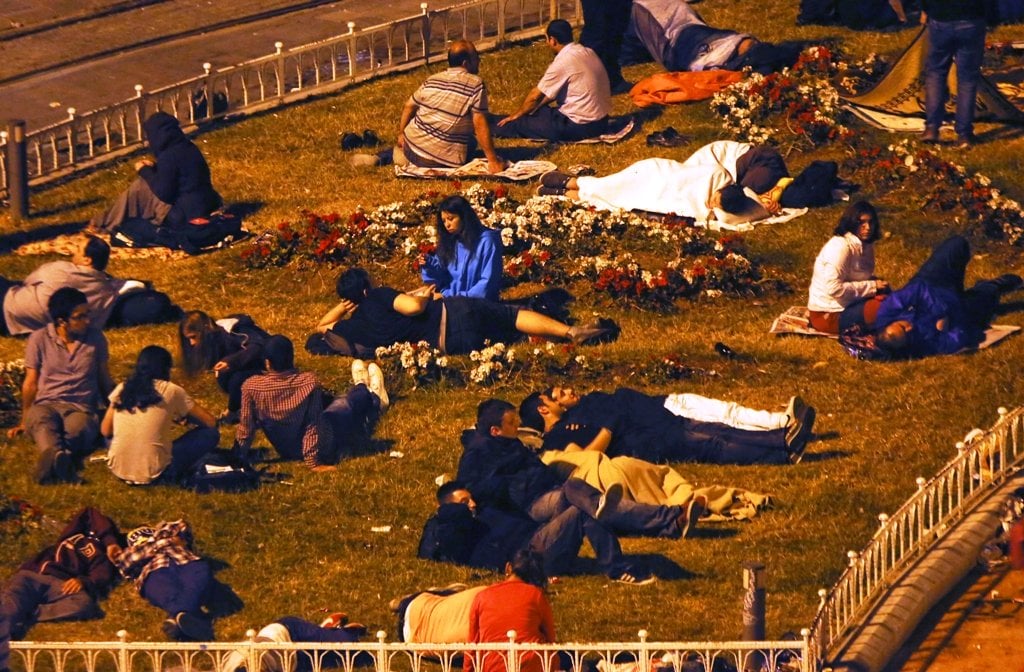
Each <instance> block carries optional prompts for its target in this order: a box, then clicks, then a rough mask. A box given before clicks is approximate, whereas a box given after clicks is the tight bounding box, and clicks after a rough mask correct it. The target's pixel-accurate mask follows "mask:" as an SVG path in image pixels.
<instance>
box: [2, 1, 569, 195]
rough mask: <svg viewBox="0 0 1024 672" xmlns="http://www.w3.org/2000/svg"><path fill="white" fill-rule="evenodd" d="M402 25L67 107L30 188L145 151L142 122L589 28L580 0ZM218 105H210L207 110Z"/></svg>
mask: <svg viewBox="0 0 1024 672" xmlns="http://www.w3.org/2000/svg"><path fill="white" fill-rule="evenodd" d="M421 7H422V13H421V14H419V15H416V16H410V17H406V18H404V19H399V20H397V21H391V22H389V23H385V24H381V25H378V26H372V27H369V28H365V29H357V28H356V26H355V24H352V23H350V24H349V31H348V33H346V34H344V35H339V36H337V37H333V38H330V39H327V40H322V41H320V42H314V43H311V44H306V45H302V46H299V47H294V48H287V49H286V48H285V46H284V45H283V44H282V43H280V42H278V43H276V44H275V52H274V53H273V54H270V55H267V56H264V57H261V58H256V59H253V60H250V61H246V62H244V63H240V64H238V65H234V66H230V67H227V68H223V69H217V70H214V69H213V68H212V67H210V65H209V64H208V63H207V64H205V66H204V69H205V72H204V73H203V74H201V75H199V76H196V77H193V78H191V79H186V80H184V81H181V82H177V83H175V84H171V85H170V86H166V87H163V88H160V89H156V90H154V91H144V90H143V88H142V86H141V85H136V86H135V95H134V97H132V98H129V99H127V100H124V101H121V102H119V103H115V104H113V105H109V106H107V107H104V108H100V109H98V110H93V111H91V112H86V113H82V114H80V113H78V112H77V111H76V110H75V109H74V108H69V109H68V118H67V119H66V120H64V121H62V122H60V123H57V124H53V125H51V126H47V127H45V128H41V129H39V130H35V131H32V132H30V133H26V134H25V153H26V155H27V159H28V183H29V184H30V185H40V184H45V183H47V182H49V181H52V180H55V179H57V178H60V177H63V176H66V175H68V174H70V173H73V172H76V171H79V170H83V169H86V168H91V167H95V166H97V165H99V164H102V163H104V162H107V161H110V160H113V159H115V158H117V157H119V156H123V155H125V154H128V153H130V152H134V151H136V150H138V149H139V148H141V147H142V144H143V136H142V122H143V121H144V120H145V119H146V118H147V117H148V116H149V115H151V114H153V113H154V112H157V111H160V110H162V111H164V112H168V113H170V114H173V115H174V116H176V117H177V118H178V119H179V121H181V123H182V126H183V127H184V128H185V129H186V130H189V131H191V130H194V129H195V128H196V127H197V126H199V125H201V124H203V123H206V122H209V121H212V120H215V119H221V118H225V117H237V116H244V115H246V114H252V113H255V112H261V111H264V110H267V109H270V108H273V107H277V106H279V105H284V104H287V103H292V102H295V101H298V100H302V99H304V98H307V97H309V96H314V95H322V94H325V93H330V92H333V91H337V90H340V89H343V88H345V87H347V86H350V85H352V84H353V83H356V82H360V81H364V80H367V79H371V78H374V77H379V76H382V75H386V74H391V73H395V72H401V71H404V70H408V69H411V68H414V67H417V66H421V65H424V64H426V63H430V62H434V61H438V60H440V59H442V58H443V57H444V55H445V53H446V51H447V45H448V43H449V42H450V41H451V40H454V39H460V38H464V39H469V40H472V41H473V42H474V43H476V45H477V48H478V49H480V50H481V51H483V50H488V49H492V48H494V47H495V46H497V45H499V44H501V43H502V42H505V41H508V40H520V39H527V38H530V37H535V36H537V35H541V34H543V30H544V27H545V26H546V25H547V23H548V22H549V21H550V20H551V19H552V18H557V17H562V18H566V19H568V20H570V21H572V22H575V23H579V22H580V21H581V16H582V12H581V10H580V8H579V0H470V1H469V2H465V3H463V4H459V5H456V6H453V7H448V8H444V9H437V10H431V9H428V5H427V3H423V4H422V5H421ZM209 101H212V104H209ZM7 140H8V139H7V134H6V132H4V133H0V153H2V160H0V186H2V187H3V191H0V195H6V187H5V185H7V184H9V182H8V170H9V169H11V170H15V169H16V168H14V167H9V166H8V165H7V152H6V151H4V150H5V149H6V148H5V145H6V144H7Z"/></svg>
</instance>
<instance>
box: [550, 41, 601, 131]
mask: <svg viewBox="0 0 1024 672" xmlns="http://www.w3.org/2000/svg"><path fill="white" fill-rule="evenodd" d="M537 88H538V89H539V90H540V92H541V93H543V94H544V95H545V96H547V97H548V98H552V99H553V100H554V101H555V102H556V103H558V111H559V112H561V113H562V114H564V115H565V116H567V117H568V118H569V119H570V120H571V121H574V122H576V123H577V124H586V123H589V122H591V121H598V120H600V119H604V118H605V117H607V116H608V115H609V114H611V111H612V89H611V85H610V84H609V83H608V73H607V72H605V70H604V66H603V65H602V64H601V59H600V58H598V57H597V54H595V53H594V50H593V49H588V48H587V47H584V46H583V45H582V44H577V43H576V42H571V43H569V44H567V45H565V46H564V47H562V49H561V51H559V52H558V53H557V54H555V59H554V60H553V61H551V65H549V66H548V69H547V70H546V71H545V72H544V76H543V77H541V78H540V82H539V83H538V84H537Z"/></svg>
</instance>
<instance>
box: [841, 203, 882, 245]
mask: <svg viewBox="0 0 1024 672" xmlns="http://www.w3.org/2000/svg"><path fill="white" fill-rule="evenodd" d="M862 215H869V216H870V217H871V234H870V235H869V236H868V239H867V240H866V241H864V242H866V243H873V242H875V241H876V240H878V239H879V238H880V237H881V235H882V226H881V225H880V224H879V223H878V211H877V210H875V206H873V205H871V204H870V203H868V202H867V201H856V202H854V203H851V204H850V205H848V206H846V210H843V214H842V216H841V217H840V218H839V224H837V225H836V228H835V231H833V232H832V235H835V236H845V235H846V234H848V233H852V234H853V235H857V231H858V230H860V218H861V216H862Z"/></svg>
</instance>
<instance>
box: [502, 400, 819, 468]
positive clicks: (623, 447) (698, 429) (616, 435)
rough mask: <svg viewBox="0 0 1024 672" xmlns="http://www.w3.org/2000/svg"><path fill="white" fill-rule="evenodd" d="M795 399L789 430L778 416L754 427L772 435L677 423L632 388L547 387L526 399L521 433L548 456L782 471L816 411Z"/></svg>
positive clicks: (797, 453)
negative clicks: (576, 452)
mask: <svg viewBox="0 0 1024 672" xmlns="http://www.w3.org/2000/svg"><path fill="white" fill-rule="evenodd" d="M797 400H798V398H796V397H794V399H793V402H792V404H791V408H790V410H788V411H787V424H788V423H789V420H788V418H789V417H790V416H792V417H793V419H794V424H793V425H789V426H788V427H787V426H784V425H782V422H781V417H778V418H776V419H774V420H772V419H771V418H772V416H771V415H769V416H767V417H766V418H765V419H763V420H758V422H766V423H768V424H774V425H777V426H776V427H775V428H771V429H769V428H767V427H764V428H762V429H738V428H735V427H730V426H727V425H725V424H719V423H717V422H707V421H703V420H698V419H692V418H689V417H682V416H680V415H676V414H675V413H674V412H673V410H671V409H670V408H668V406H669V404H667V403H666V402H667V401H668V398H667V397H664V396H651V395H647V394H643V393H642V392H638V391H636V390H631V389H629V388H619V389H617V390H616V391H615V392H614V393H611V394H608V393H604V392H591V393H590V394H587V395H584V396H583V397H580V396H579V395H578V394H577V393H576V391H575V390H573V389H572V388H571V387H552V388H549V389H547V390H545V391H543V392H535V393H533V394H531V395H530V396H529V397H527V398H526V399H524V400H523V403H522V404H521V408H522V413H523V416H524V418H525V421H526V426H527V427H531V428H532V429H535V430H538V431H542V432H544V445H543V447H544V448H545V449H547V450H563V449H566V448H577V449H584V450H597V451H600V452H603V453H607V454H608V455H609V456H612V457H614V456H618V455H628V456H631V457H637V458H640V459H642V460H647V461H649V462H710V463H714V464H784V463H787V462H794V463H795V462H798V461H799V460H800V458H801V457H802V455H803V450H804V447H805V446H806V443H807V438H808V437H809V436H810V431H811V426H812V425H813V422H814V412H813V411H814V409H812V408H810V407H806V406H804V405H802V403H801V404H800V405H799V407H798V404H797ZM672 406H673V407H675V408H676V409H677V410H683V408H682V407H680V406H679V405H677V404H672ZM745 410H746V411H752V410H753V409H745ZM684 412H685V411H684ZM740 415H749V414H746V413H744V414H740ZM749 417H751V418H754V417H757V416H749ZM721 419H723V420H724V419H725V417H724V416H723V417H722V418H721ZM748 426H749V425H748Z"/></svg>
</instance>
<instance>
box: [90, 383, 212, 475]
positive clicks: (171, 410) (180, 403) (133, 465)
mask: <svg viewBox="0 0 1024 672" xmlns="http://www.w3.org/2000/svg"><path fill="white" fill-rule="evenodd" d="M153 387H154V388H155V389H156V391H157V394H159V395H160V396H161V397H163V401H161V402H160V403H158V404H154V405H153V406H147V407H146V408H145V409H143V410H141V411H140V410H138V409H135V410H134V412H133V411H126V410H116V409H115V410H114V438H113V439H112V440H111V442H110V448H109V449H107V464H108V465H109V466H110V470H111V471H112V472H114V475H115V476H117V477H118V478H120V479H121V480H123V481H128V482H129V483H135V484H145V483H150V482H152V481H153V480H155V479H156V478H157V477H158V476H159V475H160V474H162V473H163V471H164V469H166V468H167V465H169V464H170V463H171V446H172V444H173V439H172V438H171V426H172V425H173V424H174V422H175V421H177V420H181V419H182V418H184V417H185V416H187V415H188V414H189V413H190V412H191V411H192V406H193V402H192V399H191V398H190V397H189V396H188V393H186V392H185V390H184V389H183V388H182V387H181V386H179V385H175V384H174V383H172V382H169V381H166V380H154V381H153ZM123 389H124V383H121V384H120V385H118V386H117V387H115V388H114V391H113V392H111V393H110V403H111V404H113V403H114V402H115V401H117V400H119V399H120V398H121V390H123Z"/></svg>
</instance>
